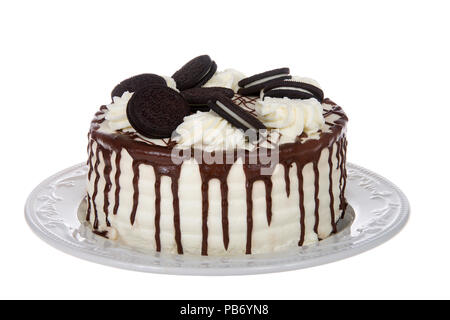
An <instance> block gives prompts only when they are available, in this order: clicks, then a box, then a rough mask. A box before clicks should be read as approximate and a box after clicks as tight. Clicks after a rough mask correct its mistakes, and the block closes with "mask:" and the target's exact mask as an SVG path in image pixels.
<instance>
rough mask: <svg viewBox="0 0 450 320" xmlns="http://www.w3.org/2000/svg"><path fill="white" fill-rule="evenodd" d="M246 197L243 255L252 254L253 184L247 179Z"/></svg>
mask: <svg viewBox="0 0 450 320" xmlns="http://www.w3.org/2000/svg"><path fill="white" fill-rule="evenodd" d="M245 189H246V196H247V244H246V247H245V254H251V253H252V232H253V200H252V194H253V182H250V181H249V180H248V179H247V182H246V183H245Z"/></svg>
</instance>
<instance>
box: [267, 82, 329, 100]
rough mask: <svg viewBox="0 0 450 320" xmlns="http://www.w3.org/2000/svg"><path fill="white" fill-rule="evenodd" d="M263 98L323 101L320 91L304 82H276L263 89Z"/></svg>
mask: <svg viewBox="0 0 450 320" xmlns="http://www.w3.org/2000/svg"><path fill="white" fill-rule="evenodd" d="M264 97H272V98H284V97H287V98H289V99H310V98H316V99H317V100H319V101H320V102H322V101H323V97H324V95H323V91H322V89H320V88H318V87H316V86H314V85H312V84H310V83H306V82H296V81H276V82H273V83H271V84H269V85H267V86H266V87H265V88H264Z"/></svg>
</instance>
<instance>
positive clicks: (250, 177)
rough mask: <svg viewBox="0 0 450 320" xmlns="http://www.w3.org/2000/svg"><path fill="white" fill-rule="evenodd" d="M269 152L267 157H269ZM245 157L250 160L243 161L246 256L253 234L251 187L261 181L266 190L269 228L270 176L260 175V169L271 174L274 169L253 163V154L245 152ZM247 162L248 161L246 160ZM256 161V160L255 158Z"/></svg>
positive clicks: (270, 208) (250, 249)
mask: <svg viewBox="0 0 450 320" xmlns="http://www.w3.org/2000/svg"><path fill="white" fill-rule="evenodd" d="M270 152H271V151H270V150H269V151H268V155H269V156H270ZM246 157H248V158H251V160H250V161H247V162H245V161H244V166H243V168H244V173H245V179H246V181H245V187H246V201H247V245H246V254H251V253H252V233H253V194H252V193H253V185H254V183H255V182H256V181H262V182H263V183H264V186H265V189H266V216H267V224H268V225H269V226H270V224H271V222H272V174H268V175H261V169H262V168H265V169H266V170H271V172H272V173H273V170H274V169H275V168H274V167H269V166H268V165H265V164H262V163H258V162H257V163H258V164H256V165H255V164H251V163H255V159H254V158H252V157H255V155H254V154H249V153H248V152H246ZM247 160H248V159H247ZM256 160H258V158H257V156H256Z"/></svg>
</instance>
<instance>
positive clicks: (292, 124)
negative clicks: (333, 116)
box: [255, 97, 325, 141]
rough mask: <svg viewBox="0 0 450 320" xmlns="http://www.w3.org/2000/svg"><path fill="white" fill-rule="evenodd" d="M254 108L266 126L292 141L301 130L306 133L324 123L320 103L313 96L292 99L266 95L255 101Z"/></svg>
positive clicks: (312, 131)
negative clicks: (305, 98) (306, 98)
mask: <svg viewBox="0 0 450 320" xmlns="http://www.w3.org/2000/svg"><path fill="white" fill-rule="evenodd" d="M255 110H256V112H257V114H258V116H259V119H260V120H261V121H262V122H263V123H264V124H265V125H266V126H267V127H268V128H272V129H277V130H279V131H280V133H281V134H282V135H283V136H284V137H285V138H289V139H291V140H292V141H293V140H295V138H296V137H297V136H298V135H300V134H301V133H302V132H305V133H306V134H308V135H310V134H312V133H315V132H317V131H318V130H320V129H321V128H322V127H323V125H324V123H325V120H324V118H323V108H322V105H321V104H320V102H319V101H317V100H316V99H314V98H311V99H308V100H300V99H295V100H293V99H289V98H270V97H266V98H265V99H264V100H259V101H257V102H256V104H255Z"/></svg>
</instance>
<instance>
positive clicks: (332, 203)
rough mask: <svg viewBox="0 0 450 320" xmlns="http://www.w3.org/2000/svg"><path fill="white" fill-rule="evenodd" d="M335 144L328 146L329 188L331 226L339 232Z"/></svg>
mask: <svg viewBox="0 0 450 320" xmlns="http://www.w3.org/2000/svg"><path fill="white" fill-rule="evenodd" d="M332 159H333V146H331V147H329V148H328V166H329V168H330V171H329V174H328V181H329V184H330V185H329V189H328V192H329V194H330V212H331V226H332V227H333V233H336V232H337V226H336V221H335V213H334V193H333V170H332V169H333V162H332Z"/></svg>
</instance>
